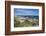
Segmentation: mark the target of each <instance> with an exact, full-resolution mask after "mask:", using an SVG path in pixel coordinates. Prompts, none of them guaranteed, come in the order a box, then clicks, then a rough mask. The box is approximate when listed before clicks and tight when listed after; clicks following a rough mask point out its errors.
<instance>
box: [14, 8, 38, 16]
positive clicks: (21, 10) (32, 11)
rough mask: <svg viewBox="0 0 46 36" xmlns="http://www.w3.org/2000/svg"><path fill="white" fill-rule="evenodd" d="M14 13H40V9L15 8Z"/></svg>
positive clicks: (35, 14) (36, 14)
mask: <svg viewBox="0 0 46 36" xmlns="http://www.w3.org/2000/svg"><path fill="white" fill-rule="evenodd" d="M14 15H16V16H17V15H34V16H38V15H39V9H28V8H27V9H25V8H14Z"/></svg>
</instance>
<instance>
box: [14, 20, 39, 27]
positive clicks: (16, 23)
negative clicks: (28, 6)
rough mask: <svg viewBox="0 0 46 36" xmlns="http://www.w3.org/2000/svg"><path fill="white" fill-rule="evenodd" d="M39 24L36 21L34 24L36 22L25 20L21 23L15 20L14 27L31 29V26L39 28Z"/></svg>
mask: <svg viewBox="0 0 46 36" xmlns="http://www.w3.org/2000/svg"><path fill="white" fill-rule="evenodd" d="M38 25H39V22H38V21H36V23H35V22H34V20H33V21H32V22H31V21H28V20H24V22H20V21H17V20H16V19H15V20H14V27H30V26H38Z"/></svg>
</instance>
